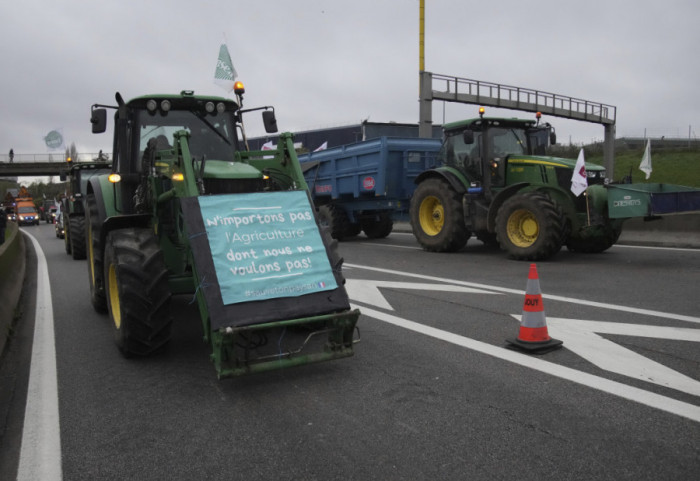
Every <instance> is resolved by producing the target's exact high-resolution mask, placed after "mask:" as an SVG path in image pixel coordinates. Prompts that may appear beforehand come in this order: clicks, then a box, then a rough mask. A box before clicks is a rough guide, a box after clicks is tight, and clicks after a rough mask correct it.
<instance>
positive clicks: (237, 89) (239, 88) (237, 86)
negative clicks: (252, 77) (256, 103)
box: [233, 81, 245, 95]
mask: <svg viewBox="0 0 700 481" xmlns="http://www.w3.org/2000/svg"><path fill="white" fill-rule="evenodd" d="M233 92H234V93H235V94H236V95H243V94H244V93H245V86H244V85H243V82H241V81H238V82H236V83H234V84H233Z"/></svg>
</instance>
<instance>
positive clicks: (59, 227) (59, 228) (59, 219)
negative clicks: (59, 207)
mask: <svg viewBox="0 0 700 481" xmlns="http://www.w3.org/2000/svg"><path fill="white" fill-rule="evenodd" d="M54 228H55V229H56V237H58V238H59V239H63V237H64V236H65V235H66V232H65V230H64V228H63V212H62V211H58V215H57V216H56V222H55V223H54Z"/></svg>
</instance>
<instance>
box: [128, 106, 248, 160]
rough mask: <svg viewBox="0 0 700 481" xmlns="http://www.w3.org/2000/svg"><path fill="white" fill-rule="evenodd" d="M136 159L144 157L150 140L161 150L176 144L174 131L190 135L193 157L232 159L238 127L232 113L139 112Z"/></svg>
mask: <svg viewBox="0 0 700 481" xmlns="http://www.w3.org/2000/svg"><path fill="white" fill-rule="evenodd" d="M138 117H139V120H138V130H137V132H138V134H137V135H138V140H137V142H134V143H135V144H137V148H138V150H139V151H138V152H137V158H139V159H140V158H141V157H142V156H143V151H144V150H145V149H146V145H147V144H148V141H149V140H150V139H152V138H155V139H156V142H157V148H158V149H159V150H164V149H170V148H172V147H173V146H174V142H175V137H174V134H175V132H178V131H182V130H184V131H186V132H188V133H189V134H190V137H189V148H190V153H191V154H192V156H193V157H195V158H197V159H201V158H202V157H204V158H206V159H207V160H225V161H229V162H232V161H233V157H234V151H235V145H236V130H235V124H234V121H233V118H232V116H231V114H230V113H228V112H224V113H215V114H207V115H206V116H203V115H201V114H199V113H197V112H191V111H186V110H171V111H170V112H168V114H167V115H164V116H163V115H151V114H149V113H148V112H146V111H141V112H139V116H138Z"/></svg>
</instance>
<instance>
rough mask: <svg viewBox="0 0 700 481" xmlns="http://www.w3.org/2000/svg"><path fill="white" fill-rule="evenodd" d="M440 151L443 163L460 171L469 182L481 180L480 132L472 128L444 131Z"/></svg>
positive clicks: (479, 182)
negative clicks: (443, 139)
mask: <svg viewBox="0 0 700 481" xmlns="http://www.w3.org/2000/svg"><path fill="white" fill-rule="evenodd" d="M445 135H446V137H445V142H444V143H443V145H442V150H441V152H440V157H442V158H441V159H439V160H441V161H442V162H443V163H444V164H445V165H447V166H449V167H454V168H455V169H457V170H459V171H460V172H462V173H463V174H464V175H465V177H467V179H468V180H469V182H470V183H478V184H481V183H482V181H483V175H484V169H483V160H482V159H483V155H482V145H481V138H482V133H481V132H479V131H476V132H474V131H472V130H460V131H453V132H446V134H445Z"/></svg>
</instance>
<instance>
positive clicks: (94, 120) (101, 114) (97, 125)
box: [90, 109, 107, 134]
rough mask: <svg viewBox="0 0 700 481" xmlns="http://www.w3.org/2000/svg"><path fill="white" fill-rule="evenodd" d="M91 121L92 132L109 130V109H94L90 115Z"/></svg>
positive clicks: (99, 132)
mask: <svg viewBox="0 0 700 481" xmlns="http://www.w3.org/2000/svg"><path fill="white" fill-rule="evenodd" d="M90 123H91V124H92V133H93V134H101V133H102V132H104V131H105V130H107V110H106V109H93V111H92V115H90Z"/></svg>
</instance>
